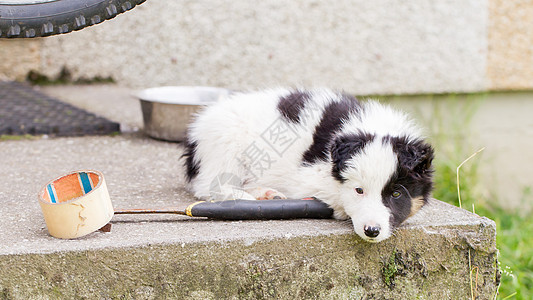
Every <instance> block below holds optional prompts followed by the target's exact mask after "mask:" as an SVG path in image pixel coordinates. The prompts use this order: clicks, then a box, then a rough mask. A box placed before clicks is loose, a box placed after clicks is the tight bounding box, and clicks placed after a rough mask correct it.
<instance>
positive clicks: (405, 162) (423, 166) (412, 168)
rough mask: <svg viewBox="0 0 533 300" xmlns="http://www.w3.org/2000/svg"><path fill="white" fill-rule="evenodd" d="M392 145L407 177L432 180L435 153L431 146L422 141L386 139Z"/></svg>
mask: <svg viewBox="0 0 533 300" xmlns="http://www.w3.org/2000/svg"><path fill="white" fill-rule="evenodd" d="M385 140H387V141H388V142H390V144H391V145H392V149H393V150H394V152H395V153H397V155H398V164H399V167H400V168H402V169H403V170H404V172H406V175H408V176H411V177H414V178H417V179H431V175H432V173H433V170H432V168H431V162H432V161H433V157H434V152H433V148H432V147H431V145H429V144H427V143H425V142H424V141H422V140H420V139H414V140H410V139H409V138H407V137H405V136H403V137H390V136H389V137H386V138H384V141H385Z"/></svg>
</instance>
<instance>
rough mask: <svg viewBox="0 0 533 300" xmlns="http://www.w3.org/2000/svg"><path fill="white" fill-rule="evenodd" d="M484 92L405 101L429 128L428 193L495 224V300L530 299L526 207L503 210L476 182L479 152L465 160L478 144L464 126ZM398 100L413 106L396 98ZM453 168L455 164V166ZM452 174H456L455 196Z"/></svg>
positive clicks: (531, 230) (530, 229) (532, 245)
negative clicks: (431, 172) (431, 179)
mask: <svg viewBox="0 0 533 300" xmlns="http://www.w3.org/2000/svg"><path fill="white" fill-rule="evenodd" d="M485 96H486V95H485V94H471V95H435V96H420V97H418V96H417V97H410V98H414V99H408V101H409V102H411V101H413V100H414V105H415V106H416V107H415V108H414V109H413V110H414V112H415V115H416V116H417V117H418V119H420V120H422V121H423V122H424V123H425V125H426V127H427V128H429V133H428V135H429V136H431V143H432V144H433V146H434V147H435V149H436V158H435V161H434V168H435V189H434V191H433V196H434V197H435V198H436V199H439V200H442V201H445V202H447V203H450V204H453V205H456V206H460V205H461V206H462V207H463V208H464V209H467V210H470V211H475V213H477V214H478V215H482V216H486V217H488V218H490V219H492V220H494V221H495V223H496V228H497V237H496V245H497V247H498V249H499V252H500V255H499V257H498V260H499V263H500V270H501V273H502V278H501V284H500V288H499V293H498V295H497V297H496V299H502V300H503V299H533V238H532V236H533V218H528V215H529V214H530V213H531V209H529V210H527V209H522V211H518V210H513V209H509V208H505V207H503V206H502V204H501V203H499V202H498V201H496V199H493V198H491V193H490V192H491V191H490V187H483V186H482V185H481V184H480V181H479V178H480V176H482V174H480V170H479V166H480V165H481V164H483V163H486V161H484V160H483V153H479V154H477V155H475V156H474V157H472V158H470V159H469V160H468V161H467V162H465V160H466V159H467V158H468V157H470V156H471V155H472V154H474V153H475V152H476V150H478V149H479V148H480V146H483V145H472V144H471V143H470V137H471V134H472V132H471V130H470V125H471V122H472V119H473V117H474V115H475V113H476V111H477V110H478V108H479V106H480V105H482V103H483V99H484V98H485ZM428 97H429V99H428ZM398 98H399V97H391V98H389V99H387V100H388V101H390V102H393V103H394V102H397V101H398ZM428 100H429V101H428ZM428 103H429V109H427V106H428ZM399 104H400V105H405V106H410V105H413V103H407V102H405V103H404V102H403V101H402V100H400V103H399ZM423 106H425V108H426V110H425V111H424V112H423V111H422V110H423V108H421V107H423ZM463 162H464V164H463ZM459 166H461V167H460V168H458V167H459ZM457 172H459V175H460V197H459V194H458V186H457V176H458V173H457ZM487 191H488V193H487ZM530 198H531V189H530V188H526V189H525V190H524V192H523V200H522V201H523V202H524V204H525V205H523V206H521V207H523V208H527V207H531V204H527V203H526V202H527V199H530ZM460 200H461V204H460Z"/></svg>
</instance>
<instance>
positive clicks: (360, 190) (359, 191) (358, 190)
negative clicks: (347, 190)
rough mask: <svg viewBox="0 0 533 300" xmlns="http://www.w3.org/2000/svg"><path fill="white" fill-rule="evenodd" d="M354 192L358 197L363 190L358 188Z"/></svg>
mask: <svg viewBox="0 0 533 300" xmlns="http://www.w3.org/2000/svg"><path fill="white" fill-rule="evenodd" d="M354 190H355V192H356V193H357V194H359V195H362V194H363V193H364V191H363V188H360V187H358V188H355V189H354Z"/></svg>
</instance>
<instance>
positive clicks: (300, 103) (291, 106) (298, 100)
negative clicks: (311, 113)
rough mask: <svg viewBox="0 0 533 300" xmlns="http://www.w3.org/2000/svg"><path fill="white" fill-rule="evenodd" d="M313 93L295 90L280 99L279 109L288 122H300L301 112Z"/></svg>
mask: <svg viewBox="0 0 533 300" xmlns="http://www.w3.org/2000/svg"><path fill="white" fill-rule="evenodd" d="M310 98H311V95H310V94H309V93H307V92H304V91H294V92H292V93H290V94H288V95H286V96H284V97H281V98H280V99H279V103H278V110H279V112H280V113H281V115H282V116H283V117H284V118H285V120H287V121H288V122H293V123H299V122H300V112H301V111H302V109H303V108H304V106H305V103H307V101H309V99H310Z"/></svg>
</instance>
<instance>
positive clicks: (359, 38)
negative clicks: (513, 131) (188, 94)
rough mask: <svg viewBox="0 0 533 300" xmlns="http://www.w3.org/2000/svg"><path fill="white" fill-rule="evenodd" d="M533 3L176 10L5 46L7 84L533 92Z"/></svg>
mask: <svg viewBox="0 0 533 300" xmlns="http://www.w3.org/2000/svg"><path fill="white" fill-rule="evenodd" d="M532 17H533V1H531V0H528V1H519V2H516V1H503V0H468V1H461V0H450V1H446V2H442V1H429V0H424V1H410V2H398V1H394V0H384V1H379V2H373V3H369V2H368V1H349V0H342V1H332V0H330V1H304V0H299V1H289V2H287V1H282V0H269V1H261V2H259V3H255V2H254V3H252V2H249V1H230V0H224V1H217V2H216V3H213V2H210V1H207V0H201V1H164V0H148V1H147V2H146V3H144V4H143V5H141V6H139V7H137V8H135V9H134V10H132V11H131V12H128V13H126V14H124V15H120V16H119V17H117V18H116V19H113V20H110V21H106V22H104V23H102V24H100V25H97V26H93V27H89V28H87V29H84V30H82V31H80V32H73V33H70V34H67V35H62V36H53V37H49V38H45V39H34V40H16V41H10V40H0V58H1V60H0V78H4V79H19V80H20V79H23V78H24V77H25V75H26V73H27V72H28V71H30V70H37V71H39V72H41V73H44V74H46V75H48V76H51V77H54V76H57V74H59V72H60V70H61V69H62V68H63V67H67V68H68V69H69V70H70V71H71V72H72V74H73V75H74V78H93V77H97V76H100V77H112V78H114V79H115V80H116V81H118V82H119V83H120V84H123V85H128V86H133V87H148V86H157V85H191V84H196V85H215V86H224V87H231V88H262V87H265V86H272V85H284V86H286V85H314V86H316V85H318V86H329V87H333V88H340V89H345V90H347V91H350V92H353V93H356V94H376V93H377V94H398V93H411V94H412V93H438V92H461V91H462V92H465V91H466V92H468V91H480V90H487V89H488V90H494V89H495V90H502V89H530V88H532V87H533V71H532V69H531V68H530V67H529V66H530V65H531V64H532V63H533V55H532V51H533V50H532V49H533V48H532V46H531V45H532V44H533V41H532V39H533V23H531V22H529V21H528V20H530V19H531V18H532Z"/></svg>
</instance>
